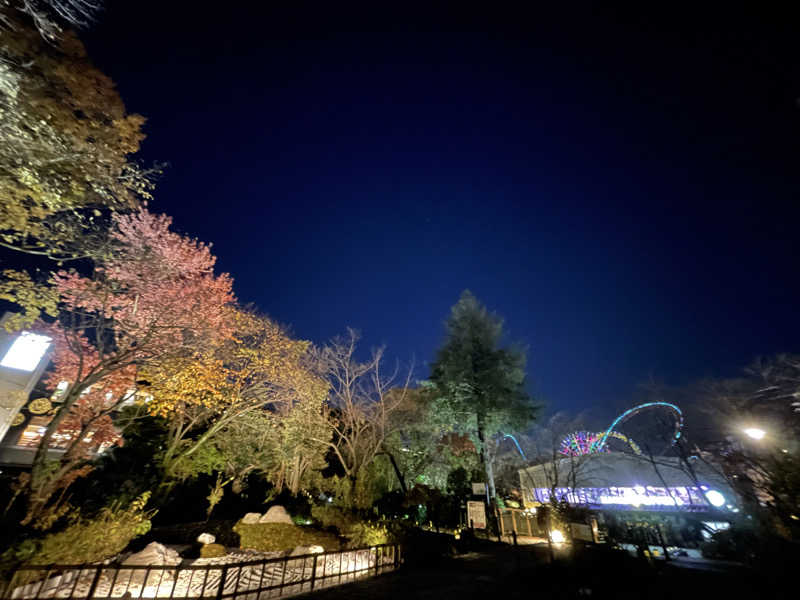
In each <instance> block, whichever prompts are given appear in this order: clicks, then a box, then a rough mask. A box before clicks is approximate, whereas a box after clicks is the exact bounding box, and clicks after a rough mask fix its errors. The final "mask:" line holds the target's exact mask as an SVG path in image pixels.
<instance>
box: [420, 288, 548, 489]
mask: <svg viewBox="0 0 800 600" xmlns="http://www.w3.org/2000/svg"><path fill="white" fill-rule="evenodd" d="M446 330H447V331H446V337H445V341H444V344H443V345H442V346H441V348H439V351H438V353H437V355H436V360H435V362H434V364H433V366H432V369H431V381H432V382H433V383H434V384H435V386H436V389H437V396H438V397H437V400H436V408H435V412H436V414H437V415H438V416H439V418H440V420H441V425H442V427H443V428H445V430H446V431H450V432H454V433H459V434H465V435H469V436H470V439H471V440H472V442H473V443H474V444H475V447H476V448H477V450H478V455H479V456H480V460H481V464H482V466H483V469H484V470H485V472H486V479H487V482H488V484H489V493H490V496H491V497H492V498H494V497H495V496H496V490H495V485H494V475H493V470H492V461H491V460H490V459H491V457H490V456H488V451H489V442H490V440H491V438H492V437H493V436H495V435H496V434H498V433H499V432H501V431H517V430H520V429H524V428H525V427H526V426H527V425H528V424H529V423H530V422H531V421H532V420H533V418H534V415H535V407H534V406H533V404H532V402H531V399H530V397H529V396H528V394H527V392H526V391H525V353H524V352H523V351H522V350H520V349H516V348H501V347H500V343H501V340H502V337H503V322H502V320H501V319H500V317H498V316H497V315H495V314H490V313H489V312H488V311H487V310H486V308H485V307H484V306H483V305H482V304H481V303H480V302H478V300H477V299H476V298H475V296H473V295H472V294H471V293H470V292H469V291H465V292H463V293H462V294H461V297H460V298H459V300H458V302H457V303H456V304H455V305H454V306H453V308H452V310H451V313H450V316H449V318H448V319H447V322H446Z"/></svg>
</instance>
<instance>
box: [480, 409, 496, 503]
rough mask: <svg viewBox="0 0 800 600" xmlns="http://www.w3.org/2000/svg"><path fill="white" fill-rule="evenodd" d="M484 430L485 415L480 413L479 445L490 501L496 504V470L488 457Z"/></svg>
mask: <svg viewBox="0 0 800 600" xmlns="http://www.w3.org/2000/svg"><path fill="white" fill-rule="evenodd" d="M484 430H485V423H484V416H483V414H481V413H478V442H479V444H478V445H479V446H480V458H481V464H482V465H483V469H484V471H485V472H486V483H487V484H488V485H489V500H490V501H491V502H494V499H495V496H496V495H497V492H496V490H495V487H494V468H493V467H492V461H490V460H489V457H488V456H486V435H485V432H484Z"/></svg>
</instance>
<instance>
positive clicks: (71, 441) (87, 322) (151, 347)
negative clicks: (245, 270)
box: [23, 210, 234, 524]
mask: <svg viewBox="0 0 800 600" xmlns="http://www.w3.org/2000/svg"><path fill="white" fill-rule="evenodd" d="M170 225H171V219H170V218H169V217H167V216H164V215H155V214H152V213H150V212H149V211H147V210H141V211H139V212H135V213H132V214H128V215H115V216H114V217H113V223H112V230H111V235H110V250H109V252H108V253H107V254H106V258H104V259H102V260H98V261H97V262H96V264H95V266H94V270H93V273H92V274H91V275H90V276H86V275H83V274H81V273H79V272H77V271H75V270H70V271H59V272H57V273H55V274H54V275H53V278H52V285H53V287H54V290H55V292H56V293H57V296H58V301H59V309H60V315H61V316H60V317H59V319H58V321H57V322H56V323H55V324H53V325H49V326H47V327H46V329H47V331H48V334H49V335H50V336H51V337H52V339H53V355H52V360H53V364H54V367H53V370H52V372H51V374H50V375H49V378H48V383H49V384H50V385H51V386H53V387H55V386H57V385H59V384H61V385H62V388H63V389H62V390H61V392H60V396H59V400H60V403H59V404H57V407H56V409H55V412H54V414H53V418H52V420H51V421H50V423H49V424H48V426H47V429H46V431H45V433H44V435H43V437H42V442H41V444H40V446H39V448H38V450H37V453H36V457H35V459H34V462H33V469H32V472H31V477H30V481H29V482H27V485H28V512H27V514H26V516H25V519H24V521H23V523H25V524H27V523H36V522H37V520H38V521H42V522H44V523H45V524H46V522H47V521H48V519H49V518H50V517H51V516H52V515H57V514H58V511H59V508H58V507H59V505H60V504H61V500H62V498H63V492H64V491H65V489H66V487H68V486H69V485H70V484H71V483H72V481H74V479H75V478H76V476H80V475H82V474H85V473H86V472H87V469H88V468H90V467H89V466H88V462H89V459H90V457H91V456H92V454H93V453H94V452H96V451H97V450H99V449H101V448H103V447H105V446H107V445H109V444H114V443H120V441H121V438H120V435H119V433H118V432H117V431H116V429H115V428H114V425H113V423H112V422H111V414H112V413H113V412H114V411H115V410H117V409H118V408H119V407H120V405H121V404H122V403H124V402H126V401H128V400H131V399H133V395H134V394H135V390H136V380H137V373H138V372H140V371H141V370H142V369H147V368H148V367H151V366H154V365H157V364H159V363H162V362H163V361H169V360H172V359H175V358H178V357H181V356H188V355H190V354H193V353H196V352H197V351H199V350H202V349H203V348H204V347H206V346H207V345H209V344H213V343H216V342H218V341H219V340H220V339H221V338H225V337H227V336H229V335H230V334H231V326H230V324H229V318H228V316H229V308H230V306H231V304H232V303H233V301H234V297H233V292H232V280H231V278H230V277H229V276H228V275H227V274H222V275H215V274H214V264H215V261H216V259H215V257H214V256H213V254H211V251H210V247H209V246H208V245H206V244H203V243H201V242H198V241H197V240H194V239H190V238H187V237H184V236H182V235H179V234H177V233H175V232H173V231H170ZM62 382H66V387H63V386H64V384H63V383H62ZM65 440H66V442H65ZM56 441H58V442H59V445H62V446H63V445H64V444H65V443H66V451H65V452H64V454H63V455H61V456H60V457H59V458H57V459H53V458H51V457H50V456H49V455H48V448H50V446H51V445H52V444H53V443H54V442H56ZM59 491H60V492H61V494H60V496H59V497H58V498H57V499H54V495H55V494H56V493H57V492H59Z"/></svg>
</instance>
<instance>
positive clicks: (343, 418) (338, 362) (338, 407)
mask: <svg viewBox="0 0 800 600" xmlns="http://www.w3.org/2000/svg"><path fill="white" fill-rule="evenodd" d="M358 339H359V335H358V333H357V332H356V331H355V330H353V329H348V330H347V335H346V336H344V337H338V338H336V339H334V340H333V341H332V342H331V343H330V344H329V345H328V346H326V347H325V348H323V349H322V350H321V352H320V353H319V357H318V360H319V363H320V365H321V367H320V369H321V371H322V372H323V373H325V374H326V375H327V378H328V381H329V383H330V389H331V392H330V401H329V404H330V410H329V419H330V423H331V426H332V428H333V438H332V439H331V440H329V441H326V444H327V445H328V447H329V448H330V449H331V451H332V452H333V454H334V455H335V456H336V458H337V459H338V461H339V464H340V465H341V467H342V469H343V470H344V473H345V476H346V478H347V480H348V485H347V487H346V488H345V490H344V492H345V494H346V498H345V501H346V502H348V503H350V504H352V505H354V506H356V507H359V508H361V507H364V506H365V505H366V504H367V500H368V499H367V497H366V495H365V494H364V493H363V489H364V485H365V481H364V476H365V474H366V469H367V467H369V466H370V465H371V464H372V463H373V461H374V460H375V457H376V456H377V455H378V454H379V453H380V452H381V451H382V450H383V448H384V443H385V441H386V438H387V436H388V435H389V434H390V433H391V421H390V419H391V417H392V415H393V414H394V413H395V412H396V411H397V410H398V409H399V408H400V407H401V406H402V405H403V403H404V402H405V401H406V399H407V397H408V389H409V383H410V381H411V370H410V369H409V372H408V374H407V376H406V377H405V379H404V380H401V381H400V382H399V383H400V385H399V386H397V387H395V383H396V382H397V381H398V375H399V368H395V370H394V371H393V372H392V373H391V374H390V375H385V374H384V373H383V372H382V362H383V353H384V349H383V348H378V349H377V350H374V351H373V353H372V355H371V357H370V358H369V359H368V360H367V361H366V362H360V361H358V360H357V359H356V348H357V343H358ZM316 441H323V440H321V439H318V440H316Z"/></svg>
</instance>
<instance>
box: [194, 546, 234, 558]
mask: <svg viewBox="0 0 800 600" xmlns="http://www.w3.org/2000/svg"><path fill="white" fill-rule="evenodd" d="M227 553H228V552H227V551H226V550H225V546H223V545H222V544H204V545H203V547H202V548H200V558H218V557H220V556H225V555H226V554H227Z"/></svg>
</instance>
